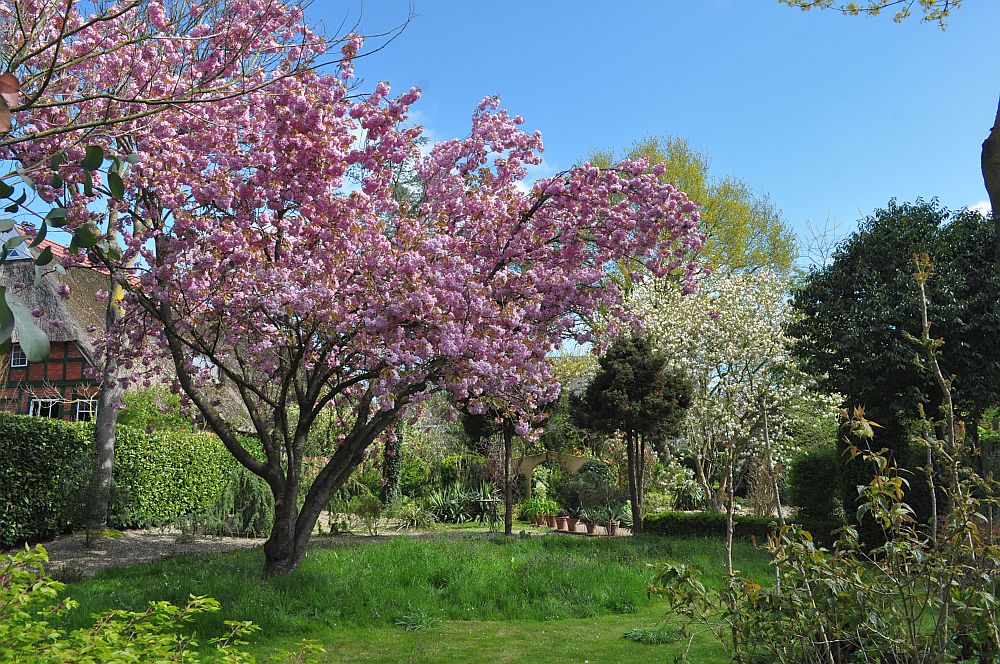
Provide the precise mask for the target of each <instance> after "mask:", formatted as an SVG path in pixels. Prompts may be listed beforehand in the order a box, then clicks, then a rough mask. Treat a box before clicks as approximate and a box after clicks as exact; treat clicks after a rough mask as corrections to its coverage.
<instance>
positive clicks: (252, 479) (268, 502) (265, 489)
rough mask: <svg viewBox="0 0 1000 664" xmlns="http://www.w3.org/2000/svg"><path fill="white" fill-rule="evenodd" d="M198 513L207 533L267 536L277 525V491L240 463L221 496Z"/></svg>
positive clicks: (202, 528)
mask: <svg viewBox="0 0 1000 664" xmlns="http://www.w3.org/2000/svg"><path fill="white" fill-rule="evenodd" d="M199 516H201V520H202V524H201V530H202V531H203V532H205V533H206V534H208V535H225V536H235V537H266V536H267V535H268V534H269V533H270V532H271V527H272V526H273V525H274V494H273V493H271V487H269V486H268V485H267V482H265V481H264V480H263V479H262V478H261V477H258V476H257V475H254V474H253V473H251V472H250V471H249V470H247V469H246V468H244V467H243V466H242V465H238V466H237V467H236V469H235V471H234V472H233V473H232V474H231V475H230V478H229V483H228V484H226V486H225V488H224V489H223V491H222V495H221V496H219V499H218V500H217V501H215V503H213V504H212V505H210V506H209V507H208V508H206V510H205V511H204V513H203V514H202V515H199Z"/></svg>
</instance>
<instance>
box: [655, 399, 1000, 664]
mask: <svg viewBox="0 0 1000 664" xmlns="http://www.w3.org/2000/svg"><path fill="white" fill-rule="evenodd" d="M849 425H850V428H851V429H852V433H853V434H854V436H855V437H856V438H861V439H865V438H869V439H870V438H871V432H872V429H871V425H872V423H870V422H868V421H867V420H865V419H864V416H863V413H860V412H856V414H855V417H854V418H853V419H852V420H851V421H850V422H849ZM859 434H863V435H859ZM938 442H941V443H943V445H942V448H943V449H942V450H939V452H942V453H944V450H948V451H950V452H954V451H956V448H955V447H953V446H952V444H953V443H954V442H955V441H954V440H952V441H951V442H948V441H938ZM852 453H853V454H854V455H856V456H858V457H859V458H861V459H862V460H864V461H865V462H867V463H871V464H873V465H874V466H875V474H874V478H873V479H872V481H871V482H870V483H869V484H868V485H867V486H865V487H863V488H862V492H861V493H862V501H861V502H862V509H863V510H864V511H866V512H868V513H870V514H871V516H872V517H873V518H874V520H875V521H876V522H877V523H878V524H879V525H880V526H881V527H882V528H883V529H884V530H885V535H886V536H885V538H884V539H885V541H886V543H885V544H884V545H883V546H881V547H879V548H878V549H876V550H874V551H869V550H868V548H867V547H865V546H864V545H863V544H862V542H861V541H860V540H859V538H858V535H857V531H855V530H854V529H851V528H845V529H844V530H843V531H842V535H841V538H840V539H839V541H838V542H837V543H836V546H835V547H834V548H833V549H832V550H828V549H825V548H822V547H819V546H817V545H816V544H815V542H814V541H813V538H812V536H811V535H810V534H809V533H808V532H807V531H803V530H800V529H798V528H796V527H793V526H792V527H789V526H786V527H783V528H782V529H781V530H780V532H779V535H778V537H777V538H775V539H773V540H772V541H771V542H770V544H769V547H768V548H769V550H770V552H771V555H772V560H773V564H774V565H775V567H776V568H777V571H778V582H779V583H778V584H776V585H775V587H773V588H770V589H767V588H762V587H761V586H760V585H758V584H757V583H755V582H754V581H753V580H752V579H750V578H747V577H743V576H741V575H739V574H734V575H732V576H730V577H729V579H728V580H727V583H726V584H725V586H724V587H722V588H719V589H709V588H707V587H706V586H705V585H704V584H703V583H702V581H701V580H700V578H699V576H700V575H699V573H698V571H697V570H696V569H695V568H694V567H693V566H691V565H687V564H683V563H681V564H678V563H674V562H668V563H665V564H663V565H661V566H660V567H659V571H658V574H657V580H656V584H655V585H654V586H651V588H650V591H651V592H652V593H654V594H659V595H662V596H664V597H666V598H667V600H668V601H669V603H670V607H671V611H672V614H673V615H675V616H677V617H679V618H680V619H681V622H682V627H683V629H684V632H685V635H686V637H687V640H688V644H689V646H690V644H691V643H692V642H693V640H694V638H695V636H696V634H697V633H699V632H701V633H705V632H707V633H710V634H713V635H714V636H715V637H716V638H717V639H718V640H719V641H720V642H721V643H722V644H723V645H724V646H725V647H726V649H727V650H728V651H729V652H730V654H731V655H732V657H733V659H734V660H737V661H766V662H779V663H782V664H786V663H787V664H793V663H794V664H824V663H827V664H828V663H829V662H907V663H913V664H920V663H932V662H933V663H935V664H936V663H941V662H971V661H977V662H995V661H996V659H997V656H998V655H1000V630H998V625H997V617H996V616H997V599H996V593H997V576H996V570H997V569H998V568H1000V548H998V547H997V546H995V545H994V544H993V543H992V537H991V536H990V535H986V536H985V537H983V536H981V530H983V529H982V528H981V527H982V526H983V525H986V524H984V523H983V517H982V516H981V514H980V513H979V511H980V508H981V506H982V507H984V508H985V507H987V506H988V503H989V502H990V501H991V500H992V499H987V500H983V501H980V499H979V498H976V497H975V494H976V493H980V494H982V489H984V487H983V486H981V485H980V486H977V487H976V489H977V490H970V489H973V482H974V481H975V480H969V479H966V478H962V479H961V480H960V481H958V482H956V484H955V485H953V486H952V487H949V490H948V493H949V497H950V499H951V501H952V510H951V512H950V513H949V515H948V518H947V522H946V524H945V525H944V526H943V527H942V533H943V535H944V536H943V537H941V538H940V539H938V540H935V539H933V538H928V537H926V536H925V535H924V534H922V533H921V532H920V531H919V530H917V529H916V528H915V527H914V526H915V523H914V519H913V510H912V509H911V508H910V507H909V506H908V505H906V503H904V502H903V496H904V492H903V487H904V486H905V484H906V480H905V479H904V478H903V477H902V476H901V475H900V474H899V469H898V468H896V467H895V466H893V465H892V464H891V462H890V461H889V459H888V458H887V457H886V456H885V450H879V451H873V450H871V449H870V448H866V449H861V448H858V447H854V448H852ZM949 457H950V458H952V459H957V458H958V457H957V456H954V455H951V454H949ZM952 467H953V468H957V467H958V466H957V463H956V464H955V465H953V466H952ZM955 477H956V478H957V477H958V475H955ZM987 495H988V494H987Z"/></svg>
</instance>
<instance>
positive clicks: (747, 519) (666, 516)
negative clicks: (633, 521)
mask: <svg viewBox="0 0 1000 664" xmlns="http://www.w3.org/2000/svg"><path fill="white" fill-rule="evenodd" d="M733 518H734V521H735V526H734V529H733V536H734V537H740V538H745V539H750V538H754V537H755V538H757V539H759V540H763V539H766V538H767V537H768V536H769V535H771V534H773V533H775V532H776V531H777V529H778V522H777V520H776V519H767V518H762V517H756V516H735V517H733ZM642 529H643V531H644V532H648V533H656V534H657V535H669V536H671V537H725V536H726V515H725V514H723V513H721V512H658V513H656V514H648V515H646V517H645V518H643V520H642Z"/></svg>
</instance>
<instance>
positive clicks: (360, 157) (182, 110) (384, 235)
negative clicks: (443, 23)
mask: <svg viewBox="0 0 1000 664" xmlns="http://www.w3.org/2000/svg"><path fill="white" fill-rule="evenodd" d="M251 4H255V3H251ZM247 11H249V9H248V10H247ZM290 18H294V15H290V14H281V13H275V14H273V15H272V14H270V13H267V12H264V13H263V14H261V13H260V12H256V13H254V14H253V16H249V15H248V16H247V17H245V20H242V21H239V22H238V23H237V24H235V25H233V26H231V29H229V30H227V31H223V32H221V33H220V34H219V35H218V36H217V39H218V40H219V42H220V48H222V47H224V46H225V44H227V43H229V42H230V41H238V42H239V44H240V47H242V44H243V43H244V41H245V40H247V39H250V38H253V37H254V36H256V35H267V37H265V41H267V40H269V39H271V37H270V35H273V34H277V35H283V34H285V31H286V30H291V31H292V32H293V33H295V34H298V32H296V31H298V30H300V29H301V28H300V27H299V23H298V21H297V18H296V20H295V21H294V22H293V25H292V26H291V27H288V28H282V27H281V26H284V25H286V22H287V21H288V20H290ZM191 20H192V21H194V22H195V23H196V28H195V29H197V30H204V31H210V30H211V26H210V25H204V26H203V27H197V25H201V24H202V21H203V19H200V18H199V17H198V16H197V15H193V16H192V17H191ZM268 21H271V23H268ZM268 26H271V27H268ZM267 43H270V42H267ZM361 46H362V39H361V38H360V37H358V36H354V37H352V38H350V39H349V40H347V42H346V43H345V44H343V46H342V61H341V64H340V66H339V68H338V70H337V72H336V73H335V74H330V75H321V74H318V73H315V72H312V71H306V72H300V73H297V74H296V75H294V76H279V77H278V78H277V80H274V81H273V82H271V84H270V85H269V86H268V87H267V89H266V91H264V90H255V91H254V90H252V91H250V92H247V93H246V94H243V95H242V96H239V97H229V98H226V99H221V100H214V101H213V102H212V104H211V109H210V110H209V109H207V108H206V109H203V110H201V111H199V110H196V109H193V107H190V106H184V105H180V106H178V107H176V108H172V109H170V110H167V111H163V112H160V113H158V114H156V115H155V116H149V117H146V118H143V119H142V122H137V123H132V124H130V123H127V122H122V123H118V124H115V125H113V126H111V127H109V128H108V130H107V131H105V132H100V131H96V130H95V131H94V132H93V133H91V134H90V136H89V137H88V140H90V141H91V142H92V143H96V144H98V145H99V146H101V147H102V148H103V150H104V154H105V155H106V156H108V157H109V158H118V159H121V160H124V159H126V158H127V157H128V155H131V154H136V155H138V159H137V160H136V164H135V166H134V170H133V174H132V177H130V178H129V179H128V182H125V183H123V188H122V191H121V192H120V193H121V196H120V197H116V198H115V199H114V200H113V201H112V202H111V203H110V204H109V205H110V207H111V208H112V209H113V210H115V211H117V213H118V214H117V216H115V217H114V218H115V219H116V220H117V221H116V228H113V229H106V230H105V229H101V232H99V233H97V236H98V238H99V239H100V238H103V237H105V236H106V235H107V234H108V233H109V232H110V233H115V232H117V233H118V236H119V237H121V238H122V241H123V246H124V250H123V251H122V252H121V255H120V256H119V255H118V252H116V251H114V250H113V248H111V247H108V248H103V247H102V246H100V245H98V244H95V245H94V246H93V247H91V248H90V256H91V259H92V260H93V261H95V262H97V263H99V264H100V265H102V266H103V267H104V269H107V270H109V271H111V272H112V273H113V274H115V275H116V276H117V278H118V280H119V283H121V285H122V287H123V288H124V289H125V290H126V291H127V296H126V298H125V303H124V304H125V306H126V309H127V314H126V316H125V318H123V319H122V325H121V326H120V328H119V329H118V330H113V331H112V333H115V332H119V334H118V335H115V336H113V337H112V338H111V339H110V344H111V345H110V347H111V348H112V349H113V350H114V351H115V352H121V353H124V354H126V355H129V356H131V357H130V359H129V360H128V361H127V362H126V368H128V365H129V364H131V365H132V366H137V363H139V362H142V361H143V359H142V358H143V356H146V355H149V354H151V353H154V352H155V353H159V354H161V355H162V356H164V357H166V358H168V359H169V361H170V362H171V363H172V364H173V365H174V367H175V369H176V372H177V376H178V388H179V389H180V390H182V391H183V392H184V394H185V395H186V396H187V398H189V399H190V400H191V402H192V403H193V404H194V405H195V406H196V407H197V409H198V410H199V412H200V413H201V415H202V417H203V418H204V420H205V422H206V423H207V425H208V426H210V427H211V428H212V430H213V431H214V432H215V433H216V434H218V435H219V437H220V438H221V439H222V441H223V442H224V443H225V445H226V446H227V448H228V449H229V450H230V451H231V452H232V453H233V455H234V456H235V457H236V458H237V459H238V460H239V462H240V463H242V464H243V465H244V466H245V467H246V468H248V469H249V470H250V471H251V472H253V473H255V474H257V475H259V476H261V477H262V478H263V479H264V480H265V481H266V482H267V483H268V485H269V486H270V488H271V490H272V492H273V493H274V498H275V511H276V514H275V525H274V529H273V531H272V533H271V535H270V537H269V539H268V541H267V543H266V544H265V547H264V551H265V556H266V564H265V568H266V570H267V571H268V572H270V573H283V572H287V571H289V570H290V569H292V568H294V567H295V566H296V565H297V564H298V563H299V561H301V559H302V557H303V556H304V555H305V552H306V544H307V542H308V540H309V538H310V535H311V533H312V530H313V527H314V525H315V523H316V520H317V518H318V516H319V514H320V512H321V510H322V509H324V507H325V505H326V504H327V503H328V501H329V499H330V497H331V495H332V493H333V492H334V491H335V490H337V489H338V488H339V487H340V486H342V485H343V483H344V482H345V481H346V480H347V478H348V477H349V475H350V474H351V472H352V471H353V470H354V468H355V467H356V466H357V465H358V463H359V462H360V461H361V459H362V458H363V457H364V454H365V451H366V450H367V449H368V447H369V446H370V445H371V444H372V442H373V441H374V440H375V438H376V437H377V436H378V435H379V434H381V433H382V432H383V431H385V430H386V428H387V427H389V426H391V425H392V423H393V422H394V420H395V419H397V418H398V416H399V413H400V411H401V409H403V408H404V407H406V406H407V405H408V404H411V403H414V402H419V401H421V400H423V399H426V398H427V397H428V396H430V395H431V394H433V393H435V392H437V391H448V392H450V393H451V394H452V396H453V398H454V399H455V400H456V401H459V402H464V403H468V404H469V408H470V410H471V411H472V412H476V411H477V410H480V411H485V410H486V409H487V408H492V407H494V406H495V403H494V401H495V399H502V400H503V401H504V402H512V403H509V404H507V405H508V408H507V411H508V412H509V413H510V414H511V416H513V418H514V419H516V424H515V432H516V433H518V434H524V433H527V432H528V430H529V429H530V421H529V417H530V414H531V413H534V412H537V411H538V409H539V406H540V405H541V404H543V403H546V402H548V401H550V400H551V399H552V398H554V397H555V395H556V394H557V392H558V386H557V385H556V384H554V383H553V381H551V380H550V373H549V366H548V363H547V362H546V361H545V357H546V354H547V353H548V352H549V351H550V350H552V349H553V348H555V347H557V346H558V345H559V344H561V343H562V341H563V339H564V338H565V337H566V336H576V337H578V340H581V341H582V340H584V339H585V336H584V335H585V334H586V333H585V332H584V331H583V329H582V328H581V327H580V321H581V320H585V319H586V318H587V317H588V316H590V315H591V314H592V313H593V312H594V311H595V310H597V309H598V308H608V309H611V310H614V309H615V308H616V306H617V305H618V304H619V303H620V301H621V297H620V292H619V290H618V288H617V286H616V282H615V281H614V280H613V279H611V278H610V275H609V272H608V271H609V267H608V266H611V265H615V264H616V261H620V260H624V259H626V258H628V259H629V260H632V261H636V262H637V263H638V264H641V265H643V266H644V268H643V269H644V270H645V269H647V268H648V269H649V270H651V271H652V272H653V273H655V274H664V273H666V272H667V271H676V270H681V271H685V272H686V273H687V274H688V275H689V276H692V275H693V274H694V273H695V272H696V270H697V266H696V265H695V264H694V263H691V262H690V261H689V260H688V254H689V252H691V251H693V250H696V249H697V248H699V247H700V245H701V236H700V235H699V234H698V232H697V228H696V226H697V215H696V214H695V209H696V206H695V205H694V204H693V203H691V202H690V201H689V200H688V199H687V197H686V196H684V195H683V194H682V193H680V192H679V191H678V190H677V189H676V188H674V187H673V186H670V185H666V184H662V183H660V182H659V180H658V179H657V178H658V176H659V175H660V174H661V173H662V169H654V170H652V171H651V172H647V171H649V166H648V164H646V163H645V162H642V161H625V162H622V163H621V164H618V165H615V166H612V167H609V168H598V167H597V166H594V165H591V164H584V165H581V166H579V167H576V168H573V169H571V170H569V171H566V172H564V173H560V174H558V175H556V176H554V177H552V178H547V179H544V180H540V181H538V182H536V183H534V185H533V187H532V188H531V189H530V190H529V191H527V192H524V191H523V190H522V189H521V188H520V184H521V182H522V180H523V179H524V178H525V176H526V168H527V167H528V166H529V165H533V164H537V163H539V162H540V159H541V158H540V156H539V153H540V151H541V149H542V142H541V137H540V135H539V134H537V133H534V134H532V133H528V132H525V131H523V130H522V129H521V125H522V124H523V120H521V118H519V117H515V116H511V115H509V114H508V113H507V112H505V111H502V110H500V109H499V101H498V100H497V99H496V98H493V97H490V98H487V99H485V100H484V101H483V102H482V104H480V105H479V106H478V108H477V109H476V110H475V113H474V116H473V120H472V128H471V132H470V134H469V136H468V137H467V138H465V139H463V140H449V141H442V142H440V143H438V144H436V145H435V146H434V147H433V148H432V149H431V150H430V151H429V154H427V156H425V157H422V156H420V154H419V146H418V141H419V137H420V133H421V130H420V129H419V128H418V127H415V126H412V125H409V124H407V117H408V111H409V108H410V106H411V105H412V104H413V103H414V102H415V101H416V100H417V99H418V98H419V96H420V92H419V91H418V90H415V89H411V90H409V91H406V92H404V93H403V94H401V95H398V96H391V95H390V87H389V85H388V84H387V83H379V84H377V85H375V86H374V89H373V90H372V91H371V93H370V94H368V95H367V96H363V97H352V96H351V94H350V93H349V91H350V89H351V86H352V85H353V84H354V78H353V59H354V56H355V55H356V54H357V53H358V51H359V49H360V48H361ZM189 47H194V45H192V44H189V43H188V42H186V41H179V42H177V43H176V44H175V45H174V48H176V49H178V50H179V52H180V53H182V54H183V53H185V52H186V49H187V48H189ZM233 48H237V46H236V45H235V44H234V45H233ZM274 48H277V45H275V46H274ZM309 48H313V46H312V45H310V46H309ZM315 48H316V49H317V50H318V54H317V57H318V55H320V54H321V53H322V45H316V46H315ZM268 49H269V47H268V46H266V45H265V46H263V47H262V50H263V51H264V52H265V53H266V52H268ZM298 55H299V53H298V52H297V51H296V50H295V49H294V48H290V49H288V50H287V53H286V57H288V58H296V57H297V56H298ZM121 57H124V55H122V54H120V53H119V51H114V52H113V53H112V54H111V55H109V59H108V61H107V62H103V63H102V62H100V60H99V59H98V61H96V62H94V63H93V64H92V70H91V69H85V70H81V72H80V75H79V76H77V77H75V78H74V79H73V82H74V85H76V86H77V88H74V89H71V90H68V91H67V92H66V94H67V99H89V97H91V96H93V95H95V94H97V91H98V90H100V89H102V88H101V86H102V79H101V74H100V73H99V72H101V71H104V70H105V69H110V70H115V69H116V68H118V67H122V66H127V64H128V63H129V62H133V60H128V61H125V62H120V61H119V58H121ZM136 61H139V62H142V61H143V60H142V59H141V58H138V59H137V60H136ZM253 64H254V63H249V64H248V67H249V68H250V72H251V73H253V72H256V73H253V76H255V77H256V78H259V79H265V78H274V76H273V75H272V70H270V69H261V70H260V71H257V70H255V69H253ZM99 65H100V66H99ZM226 72H227V73H232V74H235V73H239V74H240V75H241V76H246V75H251V74H248V73H247V72H244V71H242V70H240V71H239V72H235V71H232V70H231V69H228V68H227V69H226ZM192 75H194V73H193V72H192ZM69 83H70V82H69V81H67V82H66V84H67V85H69ZM90 104H91V102H90V101H87V102H83V103H81V104H80V105H79V112H81V113H84V112H90V109H91V106H90ZM69 109H70V110H69V111H67V112H75V109H77V107H76V106H73V105H72V104H70V105H69ZM64 140H68V139H65V135H58V136H55V135H54V136H48V137H39V138H38V139H37V140H36V141H26V142H25V143H24V144H23V148H22V149H23V150H24V151H25V159H27V160H29V161H30V159H31V156H32V155H35V154H37V155H41V154H49V153H52V152H53V151H54V150H58V149H65V150H66V151H67V152H70V153H71V152H72V151H73V150H74V149H75V148H74V146H73V145H72V144H69V145H64V144H63V143H62V141H64ZM407 159H416V160H418V167H417V171H416V172H417V174H418V175H419V178H420V181H421V183H422V190H421V192H420V196H419V197H418V198H416V199H414V200H408V199H405V198H404V199H401V198H400V197H399V196H397V195H396V192H395V191H394V187H395V185H396V184H397V180H396V178H395V175H396V173H397V172H398V166H399V165H400V164H402V163H403V162H405V161H406V160H407ZM81 177H82V176H81V175H80V174H79V173H78V172H74V171H72V169H66V172H65V174H64V180H65V181H66V183H67V186H73V185H75V183H76V182H78V181H79V179H80V178H81ZM107 177H108V178H111V176H110V175H108V176H107ZM93 214H95V213H94V212H93V211H91V210H88V209H86V208H84V207H74V208H72V209H71V210H70V211H69V213H68V219H69V223H70V224H71V225H73V226H77V225H81V224H87V223H91V222H92V220H93V217H92V215H93ZM108 218H109V219H110V218H111V217H110V216H109V217H108ZM637 276H639V275H637ZM213 372H214V373H216V374H217V375H220V376H221V377H222V380H223V381H225V382H227V383H228V384H229V385H230V386H231V387H232V389H233V390H235V391H236V392H237V393H238V394H239V396H240V400H241V401H242V403H243V405H244V406H245V408H246V412H247V419H248V420H249V425H250V426H251V427H252V428H253V430H254V431H255V433H256V434H257V437H258V438H259V440H260V442H261V445H262V449H263V454H262V455H259V456H258V455H257V454H255V453H253V452H252V451H251V450H250V449H248V448H247V447H245V446H244V445H243V444H242V442H241V439H240V438H239V437H238V436H237V433H236V431H237V428H236V427H235V426H234V425H233V423H232V422H230V421H227V418H226V413H225V411H224V410H223V409H222V408H220V404H218V403H216V402H214V400H213V397H212V390H210V389H206V386H207V385H208V384H209V382H210V381H211V380H212V373H213ZM514 386H516V390H515V389H513V387H514ZM510 395H512V396H510ZM330 404H332V405H333V406H334V407H335V409H336V412H338V413H349V414H350V417H349V418H347V419H348V420H349V421H348V422H347V424H348V426H347V428H346V429H345V432H344V433H343V435H342V438H341V439H340V441H339V445H338V446H337V448H336V450H335V451H334V452H333V454H332V455H331V456H330V458H329V462H328V463H327V464H326V466H325V467H324V468H323V469H322V470H321V471H320V472H319V475H318V476H317V478H316V479H315V480H314V481H313V482H312V483H311V485H310V486H309V487H308V488H306V487H304V486H302V483H303V477H302V460H303V455H304V449H305V445H306V442H307V440H308V436H309V431H310V428H311V426H312V424H313V422H314V421H315V419H316V418H317V416H318V415H319V414H320V412H321V411H322V410H323V409H324V408H326V407H327V406H328V405H330ZM293 414H294V417H293ZM300 489H302V490H304V491H305V499H304V502H303V504H302V507H301V508H300V507H299V504H298V496H299V495H300Z"/></svg>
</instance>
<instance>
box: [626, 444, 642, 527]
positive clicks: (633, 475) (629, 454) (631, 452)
mask: <svg viewBox="0 0 1000 664" xmlns="http://www.w3.org/2000/svg"><path fill="white" fill-rule="evenodd" d="M638 440H639V434H637V433H636V432H634V431H629V432H628V433H627V434H625V453H626V466H627V470H628V494H629V502H630V503H632V534H633V535H637V534H638V533H639V532H640V531H641V530H642V519H641V516H640V514H639V510H640V508H639V485H638V482H639V477H638V474H639V473H638V470H639V460H638V458H637V456H638V449H637V447H638V444H637V441H638ZM637 517H640V518H639V519H638V523H637Z"/></svg>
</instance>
